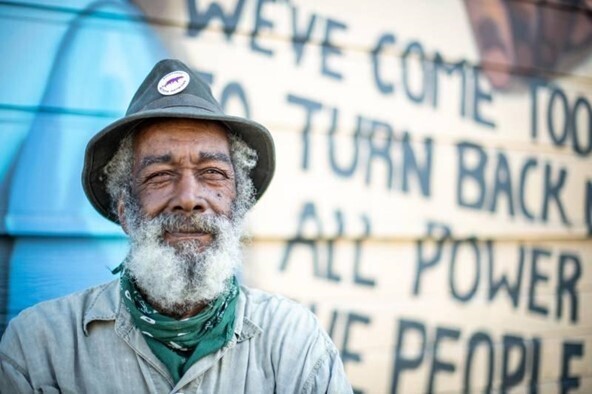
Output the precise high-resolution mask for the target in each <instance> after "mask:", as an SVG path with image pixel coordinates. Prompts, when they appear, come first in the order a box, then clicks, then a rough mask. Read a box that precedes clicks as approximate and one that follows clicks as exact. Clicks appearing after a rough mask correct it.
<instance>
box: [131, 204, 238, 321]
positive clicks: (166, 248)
mask: <svg viewBox="0 0 592 394" xmlns="http://www.w3.org/2000/svg"><path fill="white" fill-rule="evenodd" d="M131 219H132V221H133V219H136V223H139V225H138V226H134V228H131V229H129V230H130V231H129V233H130V240H131V250H130V253H129V256H128V258H127V260H126V263H125V269H126V270H127V271H128V272H129V274H130V276H131V278H132V279H133V280H134V281H135V284H136V286H138V288H139V289H140V290H141V291H142V292H143V294H144V295H145V296H146V297H147V300H148V301H149V302H150V303H151V304H153V306H154V307H156V308H157V309H159V310H160V311H161V312H164V313H167V314H171V315H176V316H180V315H183V314H185V313H186V312H188V311H190V310H192V309H193V308H194V307H195V306H197V305H200V304H203V303H206V302H208V301H210V300H213V299H215V298H217V297H218V296H219V295H220V294H222V293H224V292H226V291H227V290H228V287H229V285H230V279H231V278H232V276H233V275H235V274H236V273H237V271H238V269H239V267H240V263H241V257H242V253H241V243H240V238H241V232H242V231H241V225H240V224H239V223H233V222H232V221H231V220H230V219H228V218H226V217H224V216H216V217H203V215H199V216H198V217H195V219H194V221H195V222H197V223H201V222H202V221H203V219H208V220H206V221H207V222H208V225H209V226H210V227H209V228H210V231H213V233H212V242H211V243H210V244H209V245H207V246H205V248H203V250H202V251H200V250H199V244H198V242H196V241H187V242H181V243H179V245H178V246H176V247H173V246H170V245H168V244H167V243H166V242H165V241H164V239H163V234H164V228H165V227H164V226H163V219H162V218H161V217H156V218H154V219H139V220H138V218H131ZM128 223H130V222H128ZM212 228H213V229H214V230H211V229H212Z"/></svg>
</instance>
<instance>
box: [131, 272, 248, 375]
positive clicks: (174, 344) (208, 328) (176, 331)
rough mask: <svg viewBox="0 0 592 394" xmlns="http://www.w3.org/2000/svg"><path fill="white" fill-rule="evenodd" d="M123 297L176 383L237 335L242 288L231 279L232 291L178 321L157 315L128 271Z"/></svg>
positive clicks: (136, 322)
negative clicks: (196, 363)
mask: <svg viewBox="0 0 592 394" xmlns="http://www.w3.org/2000/svg"><path fill="white" fill-rule="evenodd" d="M120 283H121V298H122V299H123V300H124V302H125V306H126V307H127V309H128V310H129V312H130V314H131V315H132V319H133V321H134V324H135V325H136V327H138V329H139V330H140V331H141V332H142V334H144V338H145V339H146V342H147V343H148V346H150V349H151V350H152V352H153V353H154V354H155V355H156V357H158V358H159V360H160V361H162V362H163V364H164V365H166V366H167V368H168V369H169V372H170V373H171V376H172V377H173V380H174V381H175V383H177V382H178V381H179V380H180V379H181V376H183V374H185V372H187V370H188V369H189V368H190V367H191V366H192V365H193V364H194V363H195V362H196V361H197V360H199V359H200V358H202V357H204V356H207V355H208V354H210V353H213V352H215V351H217V350H218V349H221V348H222V347H223V346H224V345H226V344H227V343H228V342H229V341H230V340H231V339H232V335H233V333H234V318H235V312H236V310H235V309H236V308H235V307H236V301H237V299H238V294H239V287H238V284H237V280H236V278H235V277H233V278H232V284H231V287H230V290H229V291H228V292H227V293H224V294H222V295H221V296H220V297H218V298H217V299H215V300H214V301H212V302H210V304H209V305H208V306H206V307H205V308H204V309H203V310H202V311H201V312H200V313H199V314H197V315H196V316H193V317H189V318H186V319H182V320H176V319H174V318H172V317H168V316H165V315H162V314H160V313H159V312H157V311H156V310H155V309H154V308H153V307H152V306H150V304H148V302H146V301H145V300H144V298H143V297H142V295H141V294H140V292H139V291H138V290H137V289H136V287H135V286H134V285H133V283H132V280H131V279H130V278H129V276H128V274H127V272H126V271H125V269H124V270H123V273H122V275H121V280H120Z"/></svg>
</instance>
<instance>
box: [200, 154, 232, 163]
mask: <svg viewBox="0 0 592 394" xmlns="http://www.w3.org/2000/svg"><path fill="white" fill-rule="evenodd" d="M199 158H200V160H216V161H223V162H225V163H228V164H232V161H231V160H230V156H228V155H227V154H226V153H221V152H199Z"/></svg>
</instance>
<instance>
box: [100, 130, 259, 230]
mask: <svg viewBox="0 0 592 394" xmlns="http://www.w3.org/2000/svg"><path fill="white" fill-rule="evenodd" d="M133 135H134V133H130V134H129V135H128V136H126V137H125V138H124V139H123V140H122V141H121V143H120V144H119V148H118V149H117V152H115V155H113V158H112V159H111V160H110V161H109V163H107V165H106V166H105V168H104V169H103V171H104V173H105V175H106V186H107V192H108V193H109V197H110V198H111V209H112V211H113V213H114V214H115V215H116V216H117V204H118V202H119V201H120V200H124V201H125V200H126V199H129V198H130V197H133V194H132V168H133V162H134V153H133V152H134V151H133ZM228 139H229V142H230V159H231V161H232V165H233V167H234V174H235V185H236V198H235V200H234V203H233V209H232V216H233V218H232V219H233V220H238V221H240V220H241V219H242V218H243V217H244V216H245V214H246V213H247V211H248V210H249V209H251V207H252V206H253V205H254V204H255V201H256V199H255V186H254V185H253V180H252V179H251V177H250V176H249V174H250V173H251V170H252V169H253V168H255V165H256V164H257V152H256V151H255V150H254V149H252V148H251V147H250V146H249V145H247V143H246V142H244V141H243V140H242V138H240V137H239V136H237V135H235V134H232V133H231V132H229V133H228ZM134 198H135V197H134Z"/></svg>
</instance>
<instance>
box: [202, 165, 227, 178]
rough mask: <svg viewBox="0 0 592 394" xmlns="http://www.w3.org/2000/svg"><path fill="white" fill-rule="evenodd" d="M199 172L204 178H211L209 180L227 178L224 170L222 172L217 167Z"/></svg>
mask: <svg viewBox="0 0 592 394" xmlns="http://www.w3.org/2000/svg"><path fill="white" fill-rule="evenodd" d="M201 174H202V176H204V177H205V178H206V179H211V180H222V179H227V178H228V176H227V175H226V172H224V171H222V170H220V169H218V168H206V169H204V170H203V171H202V172H201Z"/></svg>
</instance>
